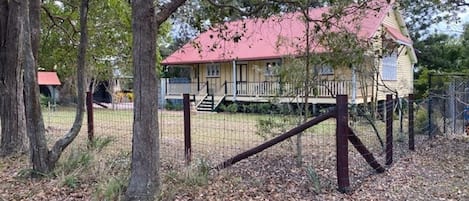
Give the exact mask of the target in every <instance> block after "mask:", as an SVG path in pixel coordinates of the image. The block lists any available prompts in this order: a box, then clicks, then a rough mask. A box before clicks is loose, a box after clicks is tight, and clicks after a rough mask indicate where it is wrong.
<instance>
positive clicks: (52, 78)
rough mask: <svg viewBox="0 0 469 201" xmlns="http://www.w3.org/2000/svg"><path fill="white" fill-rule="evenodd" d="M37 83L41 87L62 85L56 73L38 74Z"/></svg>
mask: <svg viewBox="0 0 469 201" xmlns="http://www.w3.org/2000/svg"><path fill="white" fill-rule="evenodd" d="M37 82H38V83H39V85H61V83H60V80H59V77H58V76H57V73H56V72H43V71H40V72H37Z"/></svg>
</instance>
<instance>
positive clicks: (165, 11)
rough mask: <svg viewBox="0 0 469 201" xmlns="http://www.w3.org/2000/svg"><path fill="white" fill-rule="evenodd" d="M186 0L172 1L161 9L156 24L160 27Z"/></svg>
mask: <svg viewBox="0 0 469 201" xmlns="http://www.w3.org/2000/svg"><path fill="white" fill-rule="evenodd" d="M185 2H186V0H172V1H170V2H168V3H166V4H165V5H163V6H161V7H160V10H159V12H158V14H157V16H156V24H157V25H158V26H159V25H160V24H162V23H163V22H164V21H166V20H167V19H168V18H169V16H171V14H173V13H174V12H175V11H176V10H177V9H178V8H179V7H180V6H182V4H184V3H185Z"/></svg>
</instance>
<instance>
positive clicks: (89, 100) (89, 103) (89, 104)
mask: <svg viewBox="0 0 469 201" xmlns="http://www.w3.org/2000/svg"><path fill="white" fill-rule="evenodd" d="M86 116H87V123H88V143H89V144H91V143H92V142H93V140H94V119H93V94H92V93H91V91H89V92H86Z"/></svg>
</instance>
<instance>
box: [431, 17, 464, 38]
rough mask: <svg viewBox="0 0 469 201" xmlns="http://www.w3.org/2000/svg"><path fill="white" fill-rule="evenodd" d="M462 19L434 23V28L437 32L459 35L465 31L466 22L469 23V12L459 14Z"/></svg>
mask: <svg viewBox="0 0 469 201" xmlns="http://www.w3.org/2000/svg"><path fill="white" fill-rule="evenodd" d="M458 16H459V18H460V20H459V21H454V22H440V23H438V24H434V25H433V26H432V27H433V30H434V31H435V32H436V33H442V34H448V35H452V36H459V35H461V34H462V33H463V26H464V24H467V23H469V12H462V13H460V14H459V15H458Z"/></svg>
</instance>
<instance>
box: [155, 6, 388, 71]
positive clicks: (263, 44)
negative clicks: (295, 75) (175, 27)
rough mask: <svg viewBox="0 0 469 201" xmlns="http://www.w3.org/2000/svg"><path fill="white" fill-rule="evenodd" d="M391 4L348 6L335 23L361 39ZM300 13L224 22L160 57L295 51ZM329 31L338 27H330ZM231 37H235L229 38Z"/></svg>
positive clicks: (315, 13) (222, 57)
mask: <svg viewBox="0 0 469 201" xmlns="http://www.w3.org/2000/svg"><path fill="white" fill-rule="evenodd" d="M391 4H392V2H391ZM391 4H388V3H386V0H377V1H374V2H373V3H371V4H370V9H367V10H365V11H364V12H357V11H356V8H354V7H353V6H351V7H350V8H348V9H350V13H352V14H349V15H346V16H345V17H343V18H342V19H341V21H340V22H339V23H337V24H338V26H337V27H342V28H343V29H346V30H348V31H349V32H352V33H355V34H357V36H358V37H360V38H362V39H369V38H371V37H372V36H373V35H374V34H375V32H376V31H377V30H378V28H379V26H380V25H381V23H382V21H383V19H384V17H385V15H386V14H387V13H388V12H389V11H390V10H391V8H392V5H391ZM353 9H355V11H353ZM328 10H329V8H315V9H311V10H310V11H309V15H310V18H312V19H317V20H319V19H322V15H323V14H324V13H326V12H328ZM357 13H360V14H357ZM301 17H302V14H301V13H299V12H296V13H287V14H284V15H282V16H273V17H270V18H267V19H246V20H241V21H234V22H228V23H225V24H224V27H226V29H223V30H222V31H220V29H218V30H214V29H211V30H208V31H206V32H203V33H201V34H200V35H199V36H198V37H197V38H196V39H194V40H193V41H191V42H189V43H187V44H186V45H184V46H183V47H182V48H180V49H179V50H177V51H176V52H174V53H173V54H171V55H170V56H168V57H167V58H166V59H164V60H163V62H162V64H164V65H171V64H173V65H177V64H194V63H211V62H221V61H231V60H234V59H236V60H244V61H246V60H261V59H274V58H281V57H284V56H295V55H298V54H299V52H298V50H302V49H304V47H305V46H306V45H305V40H304V32H305V23H304V22H303V20H302V18H301ZM222 27H223V26H222ZM310 27H311V28H312V29H314V27H315V26H314V22H311V26H310ZM331 31H339V29H338V28H336V27H335V28H334V27H333V28H331ZM342 31H343V30H342ZM234 38H236V39H238V40H233V39H234ZM226 39H228V40H226ZM311 51H312V52H316V53H321V52H325V51H326V50H325V49H324V48H323V47H321V46H318V45H312V48H311Z"/></svg>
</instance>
